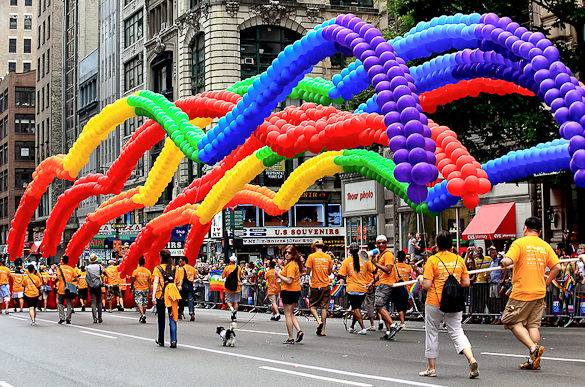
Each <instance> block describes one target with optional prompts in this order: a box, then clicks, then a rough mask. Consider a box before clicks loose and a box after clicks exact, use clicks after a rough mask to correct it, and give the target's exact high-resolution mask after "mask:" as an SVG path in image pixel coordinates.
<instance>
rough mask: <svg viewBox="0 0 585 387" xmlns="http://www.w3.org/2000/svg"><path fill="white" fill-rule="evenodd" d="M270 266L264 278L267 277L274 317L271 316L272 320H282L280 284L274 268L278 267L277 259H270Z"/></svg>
mask: <svg viewBox="0 0 585 387" xmlns="http://www.w3.org/2000/svg"><path fill="white" fill-rule="evenodd" d="M269 267H270V269H268V270H267V271H266V274H264V278H265V279H266V288H267V291H266V294H267V297H268V300H269V301H270V309H271V310H272V317H270V320H272V321H278V320H280V311H279V310H278V294H279V293H280V285H279V284H278V281H277V280H276V271H275V270H274V268H275V267H276V261H270V263H269Z"/></svg>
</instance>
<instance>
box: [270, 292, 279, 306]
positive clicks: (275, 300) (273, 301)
mask: <svg viewBox="0 0 585 387" xmlns="http://www.w3.org/2000/svg"><path fill="white" fill-rule="evenodd" d="M268 301H270V303H271V304H278V294H269V295H268Z"/></svg>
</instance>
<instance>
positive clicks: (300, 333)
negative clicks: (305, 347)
mask: <svg viewBox="0 0 585 387" xmlns="http://www.w3.org/2000/svg"><path fill="white" fill-rule="evenodd" d="M304 336H305V334H304V333H303V331H298V332H297V343H300V342H301V341H303V337H304Z"/></svg>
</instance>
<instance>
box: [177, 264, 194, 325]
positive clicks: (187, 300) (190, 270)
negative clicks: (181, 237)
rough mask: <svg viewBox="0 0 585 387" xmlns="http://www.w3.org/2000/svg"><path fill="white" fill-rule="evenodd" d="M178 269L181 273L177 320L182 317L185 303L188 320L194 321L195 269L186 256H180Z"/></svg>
mask: <svg viewBox="0 0 585 387" xmlns="http://www.w3.org/2000/svg"><path fill="white" fill-rule="evenodd" d="M179 266H180V269H179V270H180V271H181V272H182V275H183V282H182V283H181V288H180V289H179V290H180V291H181V302H180V303H179V320H182V319H183V318H184V316H183V311H184V310H185V305H187V307H188V308H189V316H190V319H189V321H195V290H194V288H195V278H197V269H195V268H194V267H193V266H191V265H189V261H188V259H187V257H181V259H180V261H179Z"/></svg>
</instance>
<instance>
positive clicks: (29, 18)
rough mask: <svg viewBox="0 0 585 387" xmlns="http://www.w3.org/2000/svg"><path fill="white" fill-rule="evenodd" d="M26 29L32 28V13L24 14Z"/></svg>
mask: <svg viewBox="0 0 585 387" xmlns="http://www.w3.org/2000/svg"><path fill="white" fill-rule="evenodd" d="M24 29H25V30H32V16H31V15H24Z"/></svg>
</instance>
